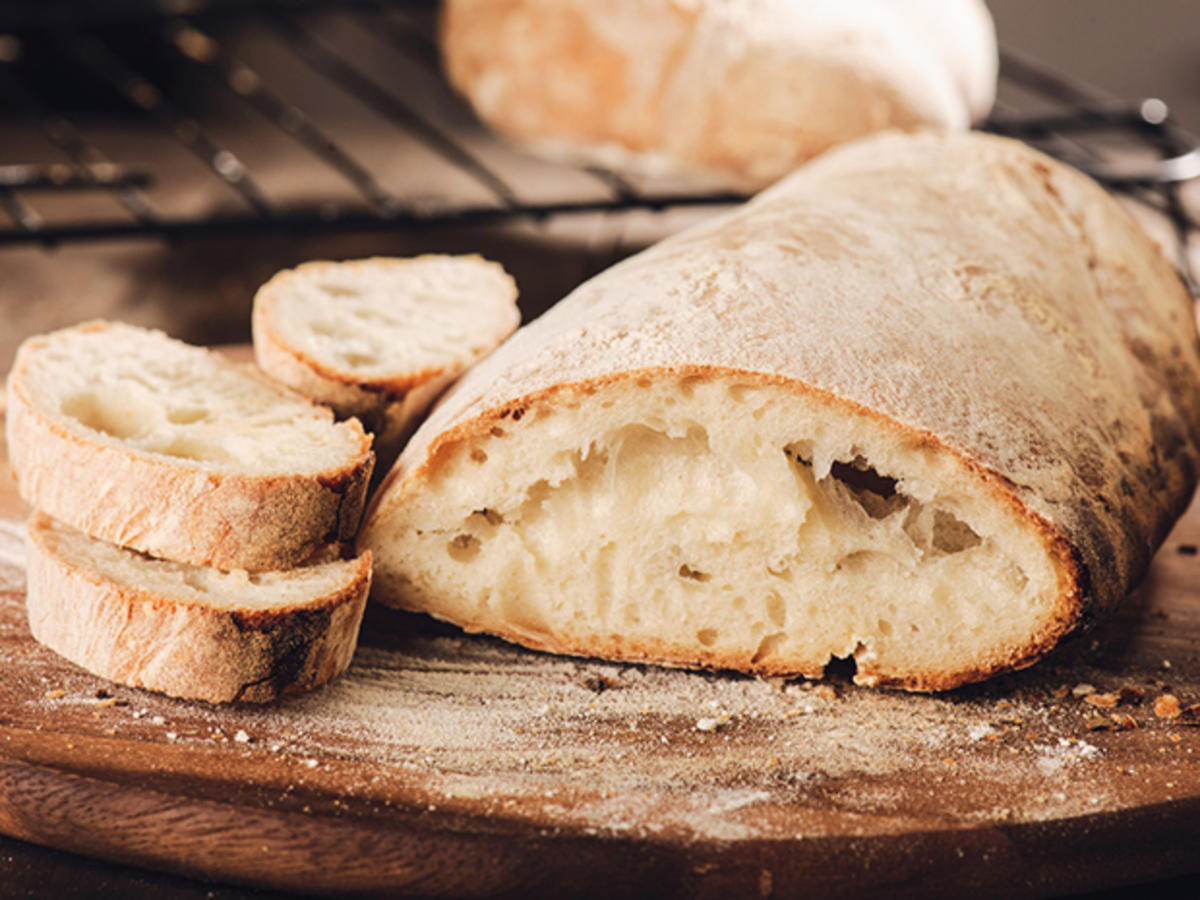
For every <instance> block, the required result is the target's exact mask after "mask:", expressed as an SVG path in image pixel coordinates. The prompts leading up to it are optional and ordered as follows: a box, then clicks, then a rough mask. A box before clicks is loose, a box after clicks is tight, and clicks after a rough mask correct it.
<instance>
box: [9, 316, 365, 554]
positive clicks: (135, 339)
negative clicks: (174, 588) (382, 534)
mask: <svg viewBox="0 0 1200 900" xmlns="http://www.w3.org/2000/svg"><path fill="white" fill-rule="evenodd" d="M7 440H8V452H9V459H10V461H11V465H12V469H13V472H14V473H15V474H16V478H17V486H18V488H19V490H20V493H21V496H22V497H23V498H24V499H25V500H26V501H27V502H28V503H30V504H31V505H32V506H34V507H35V508H37V509H40V510H42V511H43V512H46V513H47V514H49V515H51V516H54V517H55V518H57V519H59V520H61V521H64V522H66V523H68V524H70V525H73V526H75V527H76V528H79V529H80V530H82V531H84V532H86V533H88V534H90V535H92V536H93V537H97V538H101V539H103V540H107V541H111V542H113V543H115V544H120V545H121V546H125V547H132V548H133V549H135V550H140V551H142V552H144V553H148V554H150V555H151V556H156V557H159V558H162V559H170V560H176V561H180V562H187V563H192V564H194V565H210V566H215V567H217V568H219V569H249V570H256V571H257V570H264V569H281V568H286V567H288V566H292V565H296V564H297V563H299V562H301V561H303V560H304V559H305V558H306V557H307V556H308V555H309V554H310V553H312V552H313V551H314V550H316V549H318V548H319V547H322V546H323V545H325V544H326V543H329V542H336V541H344V540H350V539H353V537H354V534H355V532H356V530H357V527H358V523H359V520H360V518H361V514H362V508H363V504H364V501H365V494H366V488H367V483H368V481H369V479H370V475H371V467H372V462H373V457H372V454H371V446H370V438H368V437H367V436H366V435H365V434H364V433H363V430H362V428H361V427H360V426H359V424H358V423H357V422H348V423H342V424H334V422H333V416H332V414H331V413H330V412H329V410H327V409H324V408H322V407H318V406H315V405H313V404H312V403H310V402H309V401H308V400H306V399H304V398H303V397H301V396H300V395H299V394H295V393H293V392H292V391H290V390H288V389H286V388H284V387H281V386H279V385H277V384H275V383H274V382H272V381H271V380H270V379H269V378H267V377H266V376H264V375H262V374H261V373H259V372H257V371H255V370H253V369H252V367H248V366H247V367H242V366H237V365H235V364H233V363H231V362H229V361H228V360H227V359H225V358H224V357H222V356H221V355H219V354H217V353H214V352H211V351H208V350H203V349H200V348H197V347H190V346H188V345H186V344H183V343H180V342H179V341H175V340H172V339H171V338H169V337H167V336H166V335H165V334H162V333H161V332H156V331H148V330H145V329H141V328H136V327H133V326H130V325H120V324H112V323H107V322H91V323H87V324H84V325H79V326H76V327H73V328H67V329H64V330H62V331H56V332H53V333H52V334H48V335H44V336H39V337H33V338H30V339H28V340H27V341H25V342H24V343H23V344H22V345H21V347H20V349H19V350H18V352H17V358H16V362H15V363H14V365H13V369H12V372H11V374H10V375H9V379H8V414H7Z"/></svg>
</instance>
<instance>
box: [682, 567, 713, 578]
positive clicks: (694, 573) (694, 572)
mask: <svg viewBox="0 0 1200 900" xmlns="http://www.w3.org/2000/svg"><path fill="white" fill-rule="evenodd" d="M679 577H680V578H686V579H688V580H690V581H700V582H704V581H712V576H711V575H709V574H708V573H707V572H701V571H700V570H699V569H693V568H692V567H691V566H689V565H688V564H687V563H684V564H683V565H681V566H680V567H679Z"/></svg>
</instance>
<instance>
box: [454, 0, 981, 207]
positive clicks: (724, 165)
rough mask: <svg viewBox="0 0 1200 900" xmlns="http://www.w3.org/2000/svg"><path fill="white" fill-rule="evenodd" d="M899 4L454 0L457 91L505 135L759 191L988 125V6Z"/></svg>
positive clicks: (954, 1) (966, 0)
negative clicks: (842, 154)
mask: <svg viewBox="0 0 1200 900" xmlns="http://www.w3.org/2000/svg"><path fill="white" fill-rule="evenodd" d="M889 6H890V4H872V3H860V2H849V3H844V4H840V5H838V6H837V7H835V5H834V4H825V5H823V6H820V7H818V6H817V5H812V6H811V7H810V6H809V5H807V4H796V3H790V2H776V0H754V2H747V0H741V2H732V3H730V2H722V3H717V2H710V0H692V2H680V0H673V2H667V0H652V2H642V3H633V4H630V3H627V2H621V0H587V2H584V0H449V2H448V3H446V4H445V6H444V13H443V18H442V27H441V46H442V53H443V57H444V60H445V66H446V70H447V73H448V75H449V78H450V81H451V83H452V84H454V86H455V87H456V88H457V89H458V90H459V91H460V92H461V93H462V94H463V95H464V96H466V97H467V98H468V99H469V100H470V101H471V103H472V104H473V106H474V107H475V109H476V111H477V112H478V113H479V114H480V117H481V118H482V119H484V121H486V122H488V124H489V125H491V126H492V127H493V128H495V129H496V130H497V131H498V132H500V133H501V134H504V135H506V136H508V137H510V138H512V139H515V140H517V141H520V142H522V143H525V144H529V145H532V146H534V147H535V148H540V149H543V150H550V151H553V150H557V151H558V152H565V153H567V154H568V155H572V156H575V155H582V156H584V157H585V158H586V157H593V158H597V157H598V158H599V160H600V161H601V162H606V163H607V164H609V165H612V164H614V161H615V163H616V164H617V166H618V167H623V166H627V165H629V163H630V162H632V161H633V160H632V159H631V158H629V157H630V155H631V154H641V155H643V162H644V164H649V165H655V164H656V163H657V164H658V165H661V164H663V163H665V164H667V165H668V166H673V167H679V168H683V169H685V170H690V171H698V172H708V173H714V174H718V175H720V176H723V177H725V178H732V179H733V180H734V182H735V183H737V184H740V185H741V186H743V187H745V188H747V189H750V190H755V189H758V188H761V187H763V186H765V185H766V184H769V183H771V182H772V181H774V180H776V179H778V178H779V177H780V176H782V175H784V174H786V173H787V172H789V171H791V170H792V169H793V168H795V166H796V165H798V164H800V163H801V162H803V161H805V160H806V159H809V158H811V157H813V156H815V155H817V154H819V153H821V152H823V151H824V150H826V149H828V148H829V147H831V146H834V145H836V144H839V143H843V142H845V141H848V140H852V139H854V138H857V137H861V136H863V135H865V134H868V133H871V132H875V131H879V130H882V129H885V128H889V127H891V128H895V127H907V126H918V125H928V126H934V127H940V128H949V129H963V128H966V127H967V126H968V124H969V123H970V122H971V121H976V120H979V119H982V118H983V117H984V116H985V115H986V113H987V111H988V109H989V108H990V106H991V102H992V98H993V96H994V91H995V81H996V69H997V62H996V46H995V35H994V33H993V30H992V25H991V19H990V17H989V15H988V13H987V10H986V8H985V7H984V6H983V4H982V3H977V2H974V0H951V2H948V3H942V4H938V5H936V6H935V7H934V8H933V9H929V8H928V5H927V4H925V5H916V4H914V5H913V6H912V7H911V8H910V7H908V6H901V5H900V4H896V6H897V7H898V9H891V8H889ZM613 150H620V151H623V153H622V154H619V155H616V156H614V154H613V152H612V151H613ZM647 157H648V158H647ZM635 165H636V163H635Z"/></svg>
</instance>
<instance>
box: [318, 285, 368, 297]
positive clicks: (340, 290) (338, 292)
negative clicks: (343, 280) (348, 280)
mask: <svg viewBox="0 0 1200 900" xmlns="http://www.w3.org/2000/svg"><path fill="white" fill-rule="evenodd" d="M319 287H320V289H321V291H322V293H324V294H327V295H328V296H330V297H360V296H362V292H361V291H359V290H357V289H355V288H352V287H347V286H346V285H344V284H333V283H331V282H324V283H322V284H321V285H319Z"/></svg>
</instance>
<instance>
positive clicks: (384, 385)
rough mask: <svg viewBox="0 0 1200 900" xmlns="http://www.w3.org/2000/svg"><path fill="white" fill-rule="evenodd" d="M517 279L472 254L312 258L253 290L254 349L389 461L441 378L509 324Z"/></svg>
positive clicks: (269, 368)
mask: <svg viewBox="0 0 1200 900" xmlns="http://www.w3.org/2000/svg"><path fill="white" fill-rule="evenodd" d="M516 299H517V288H516V284H515V283H514V282H513V280H512V278H510V277H509V276H508V274H507V273H506V272H505V271H504V269H503V268H502V267H501V266H499V265H498V264H497V263H493V262H488V261H487V260H485V259H483V258H482V257H479V256H433V255H430V256H420V257H416V258H414V259H386V258H375V259H363V260H353V261H349V262H311V263H305V264H304V265H301V266H297V267H296V268H295V269H288V270H285V271H283V272H280V273H279V274H278V275H276V276H275V277H274V278H272V279H271V280H270V281H268V282H267V283H266V284H265V285H263V287H262V288H261V289H260V290H259V292H258V294H257V296H256V297H255V298H254V314H253V329H254V353H255V357H256V358H257V360H258V364H259V366H260V367H261V368H262V369H263V371H265V372H267V373H268V374H269V375H271V376H272V377H273V378H276V379H278V380H279V381H281V382H283V383H284V384H286V385H289V386H290V387H293V388H295V389H296V390H297V391H299V392H300V393H302V394H304V395H305V396H306V397H309V398H311V399H313V400H315V401H317V402H318V403H323V404H325V405H327V406H329V407H331V408H332V409H333V410H334V412H335V413H336V414H337V416H338V417H339V418H347V417H350V416H356V417H357V418H358V419H359V420H360V421H361V422H362V423H363V426H364V427H365V428H366V429H367V430H368V431H371V432H374V434H375V452H376V454H378V456H379V458H380V460H381V464H380V465H381V468H382V465H383V461H384V460H386V459H387V458H388V457H389V456H390V455H392V453H393V452H394V451H398V450H399V445H400V444H401V443H403V441H404V440H405V439H406V438H407V436H408V434H409V433H410V432H411V430H412V428H413V427H414V425H415V423H416V421H417V419H418V418H419V417H420V416H421V415H422V414H423V413H424V412H425V410H426V409H427V408H428V407H429V405H430V404H431V403H432V402H433V400H434V399H436V398H437V396H438V395H439V394H440V393H441V392H442V391H443V390H445V388H446V386H447V385H448V384H449V383H450V382H451V381H453V380H454V379H455V378H457V377H458V376H459V375H461V374H462V373H463V371H465V370H466V369H467V368H469V367H470V366H471V365H472V364H473V363H475V362H476V361H477V360H478V359H479V358H480V357H482V356H484V355H485V354H487V353H489V352H490V351H491V350H493V349H494V348H495V347H496V346H497V345H498V344H499V343H500V342H501V341H503V340H504V339H505V338H506V337H508V335H509V334H511V333H512V332H513V330H515V329H516V327H517V325H518V324H519V323H520V314H519V312H518V311H517V305H516Z"/></svg>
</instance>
